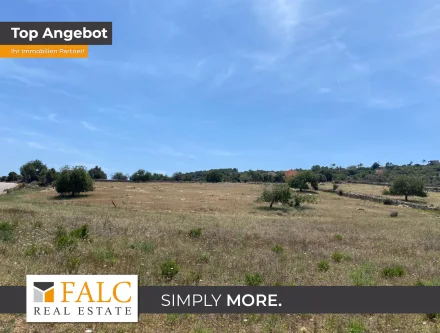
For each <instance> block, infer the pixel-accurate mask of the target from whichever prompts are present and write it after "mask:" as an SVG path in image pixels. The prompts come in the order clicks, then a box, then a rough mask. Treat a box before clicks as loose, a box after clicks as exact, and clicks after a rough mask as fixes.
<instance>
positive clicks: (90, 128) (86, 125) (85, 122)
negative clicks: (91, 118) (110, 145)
mask: <svg viewBox="0 0 440 333" xmlns="http://www.w3.org/2000/svg"><path fill="white" fill-rule="evenodd" d="M81 124H82V125H83V126H84V128H86V129H88V130H89V131H92V132H98V131H99V130H100V129H99V128H98V127H96V126H94V125H92V124H90V123H88V122H87V121H82V122H81Z"/></svg>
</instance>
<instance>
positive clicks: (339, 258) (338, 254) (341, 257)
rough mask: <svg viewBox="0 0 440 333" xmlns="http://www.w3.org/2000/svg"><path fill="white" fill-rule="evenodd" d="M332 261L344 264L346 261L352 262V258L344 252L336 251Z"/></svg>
mask: <svg viewBox="0 0 440 333" xmlns="http://www.w3.org/2000/svg"><path fill="white" fill-rule="evenodd" d="M332 259H333V261H334V262H342V261H344V260H351V257H350V256H349V255H348V254H345V253H343V252H339V251H335V252H333V254H332Z"/></svg>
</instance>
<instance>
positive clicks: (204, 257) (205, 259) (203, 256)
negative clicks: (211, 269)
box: [197, 253, 209, 264]
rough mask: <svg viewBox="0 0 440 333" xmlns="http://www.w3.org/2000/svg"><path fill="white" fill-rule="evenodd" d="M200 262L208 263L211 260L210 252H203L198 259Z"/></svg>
mask: <svg viewBox="0 0 440 333" xmlns="http://www.w3.org/2000/svg"><path fill="white" fill-rule="evenodd" d="M197 261H198V262H199V263H204V264H206V263H208V262H209V254H208V253H202V254H201V255H200V257H199V259H198V260H197Z"/></svg>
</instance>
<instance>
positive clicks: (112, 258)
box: [94, 247, 118, 265]
mask: <svg viewBox="0 0 440 333" xmlns="http://www.w3.org/2000/svg"><path fill="white" fill-rule="evenodd" d="M94 257H95V259H96V260H98V261H100V262H105V263H108V264H110V265H114V264H116V262H117V261H118V258H117V256H116V253H115V250H113V249H112V248H110V247H105V248H100V249H97V250H96V251H95V252H94Z"/></svg>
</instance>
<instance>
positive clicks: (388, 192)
mask: <svg viewBox="0 0 440 333" xmlns="http://www.w3.org/2000/svg"><path fill="white" fill-rule="evenodd" d="M382 195H391V191H390V189H389V188H386V189H384V190H383V191H382Z"/></svg>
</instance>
